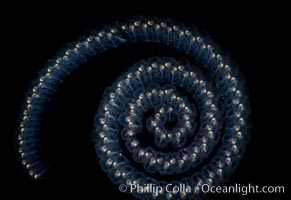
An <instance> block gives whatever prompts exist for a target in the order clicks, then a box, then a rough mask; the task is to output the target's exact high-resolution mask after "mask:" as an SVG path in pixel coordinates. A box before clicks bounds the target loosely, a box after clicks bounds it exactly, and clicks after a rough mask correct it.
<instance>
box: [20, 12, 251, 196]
mask: <svg viewBox="0 0 291 200" xmlns="http://www.w3.org/2000/svg"><path fill="white" fill-rule="evenodd" d="M135 42H140V43H141V44H142V43H146V42H151V43H162V44H165V45H168V46H170V47H172V48H174V49H177V50H179V51H181V52H184V53H185V54H187V55H188V56H189V58H191V59H193V60H196V61H197V62H198V63H199V65H201V66H202V67H203V68H204V69H203V70H201V69H199V68H198V67H197V66H195V65H194V64H191V63H189V62H187V61H185V60H183V61H182V60H176V59H174V58H170V57H167V58H158V57H155V58H150V59H147V60H143V61H140V62H137V63H135V64H133V66H131V67H129V68H128V70H127V71H126V72H125V73H123V74H121V75H120V76H119V77H118V78H117V80H116V81H115V82H114V83H113V84H112V85H111V86H110V87H109V88H108V89H107V90H106V92H105V93H104V95H103V98H102V100H101V102H100V106H99V110H98V114H97V115H96V119H95V130H94V134H93V140H94V142H95V143H96V146H95V147H96V152H97V155H98V158H99V161H100V165H101V166H102V168H103V170H104V171H105V172H106V173H107V174H108V176H109V178H110V179H111V180H112V181H113V182H114V183H115V184H127V185H130V184H140V185H144V184H147V183H151V184H155V185H156V186H159V185H161V186H164V185H165V184H167V182H164V181H163V180H159V179H158V178H155V177H154V174H156V173H159V174H160V175H163V176H164V175H165V176H173V175H175V174H182V173H184V172H187V171H188V170H191V169H195V167H196V166H197V165H198V164H201V163H202V161H204V160H205V159H206V158H207V159H208V160H209V161H207V163H205V164H204V162H203V164H204V166H203V167H200V169H199V170H198V171H195V172H193V174H192V175H191V176H190V177H185V178H184V179H181V180H176V181H174V182H173V185H177V184H180V183H183V184H185V185H187V186H190V187H191V188H197V191H196V193H195V194H194V193H193V192H192V193H183V192H182V193H177V194H166V193H160V194H157V193H152V194H149V193H135V194H133V195H134V196H136V197H138V198H146V197H149V198H153V199H171V198H179V199H189V198H191V197H194V196H197V197H200V195H201V193H200V192H199V186H201V185H203V184H205V183H207V184H209V185H217V184H220V183H222V182H223V181H224V180H225V179H226V178H227V177H228V176H229V175H230V174H231V173H232V172H233V170H234V169H235V167H236V166H237V164H238V161H239V159H240V158H241V156H242V154H243V152H244V148H245V144H246V142H247V140H248V134H249V133H248V131H249V124H248V119H249V112H250V108H249V104H248V97H247V93H246V89H245V87H244V82H243V78H242V75H241V74H240V72H239V71H238V69H237V66H236V64H235V63H234V62H233V61H232V60H231V59H230V58H229V57H228V55H225V54H223V53H222V52H221V51H220V48H219V47H218V46H217V45H216V44H215V43H214V42H213V41H212V40H211V39H210V38H209V37H207V36H205V35H204V34H202V33H200V32H198V31H197V30H196V29H195V30H194V29H190V28H188V27H186V26H184V25H183V24H181V23H175V22H172V21H170V20H164V21H162V20H159V19H147V18H139V19H136V20H132V21H131V20H130V21H126V22H124V23H119V24H116V25H115V26H114V27H111V28H110V29H105V30H101V31H100V32H99V33H98V34H96V35H94V36H90V37H88V38H87V39H86V40H85V41H81V42H79V43H77V44H76V46H75V47H74V48H72V49H68V50H67V51H66V52H65V54H64V55H63V56H62V57H59V58H57V59H56V60H55V63H54V64H53V65H50V66H48V68H47V69H46V71H45V73H44V74H43V75H42V76H41V77H40V78H39V81H38V83H37V84H36V85H35V87H34V88H33V91H32V93H31V95H30V96H29V97H28V98H27V103H26V109H25V111H24V114H23V118H22V122H21V125H20V126H21V128H20V134H19V149H18V150H19V153H20V155H21V157H22V163H23V164H24V166H25V167H26V169H27V170H28V172H29V174H30V175H31V176H32V177H34V178H36V179H37V178H39V177H41V176H43V175H44V174H45V172H46V169H47V168H46V167H45V165H44V164H43V162H42V159H41V157H40V154H39V151H38V146H39V141H38V138H39V137H38V136H39V126H40V123H41V115H42V112H43V111H44V109H45V108H46V105H47V103H48V100H49V98H50V96H51V95H53V93H54V92H55V91H56V90H57V88H58V86H59V85H60V84H61V83H62V81H63V79H64V78H66V77H67V76H68V75H69V74H70V72H71V71H72V70H74V69H75V68H77V67H79V66H80V64H81V63H83V62H85V61H86V60H87V59H88V58H90V57H92V56H94V55H96V54H100V53H102V52H104V51H105V50H107V49H110V48H115V47H118V46H120V45H121V44H123V43H135ZM201 66H199V67H201ZM204 71H205V72H208V73H207V74H205V73H204ZM151 110H152V112H151V114H150V116H147V115H145V113H147V112H149V111H151ZM145 118H146V119H145ZM169 124H170V125H169ZM139 134H150V135H151V136H152V137H153V138H154V140H153V145H151V146H145V145H144V144H143V141H142V140H140V139H139V137H138V136H139ZM120 140H122V143H124V145H125V148H126V150H127V151H128V152H129V153H130V154H131V155H130V156H131V158H130V159H132V160H133V161H134V162H137V163H139V164H141V165H142V167H143V170H139V169H137V168H135V167H133V166H132V165H131V163H130V161H129V158H128V155H127V153H126V152H124V150H123V149H122V148H121V146H120ZM169 148H170V149H172V150H171V151H169V152H165V149H169ZM214 149H215V154H214V155H212V156H210V153H211V152H212V151H214Z"/></svg>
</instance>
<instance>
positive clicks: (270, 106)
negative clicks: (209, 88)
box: [0, 3, 290, 199]
mask: <svg viewBox="0 0 291 200" xmlns="http://www.w3.org/2000/svg"><path fill="white" fill-rule="evenodd" d="M136 4H138V3H136ZM23 6H24V7H22V5H17V6H15V5H11V6H9V11H10V12H9V14H7V15H5V16H3V17H2V20H3V26H4V27H5V28H4V29H3V30H4V31H3V33H4V37H3V43H4V44H5V47H6V46H7V49H5V50H6V52H5V53H7V55H6V54H4V55H5V56H4V58H3V61H4V62H3V66H2V67H1V70H2V69H3V70H2V73H1V75H2V80H1V81H3V83H2V87H1V88H2V96H1V98H2V100H4V102H3V104H2V110H1V112H2V113H3V114H2V117H4V119H3V120H2V122H4V123H3V125H1V140H0V142H1V148H3V150H1V154H2V153H3V156H2V159H1V167H3V170H1V179H0V181H1V182H3V185H4V187H1V189H0V191H1V194H3V195H4V194H5V193H6V192H7V194H8V195H10V197H17V196H21V197H28V196H30V197H41V196H38V195H37V194H41V195H44V196H50V197H58V196H60V195H61V196H65V197H68V198H70V197H74V196H75V195H82V196H84V197H89V196H90V197H94V198H98V196H100V195H102V196H107V197H108V199H111V198H113V197H118V198H119V199H131V197H129V196H127V195H124V194H122V193H120V192H119V191H118V187H116V186H114V185H113V184H111V182H110V181H108V179H107V178H106V175H105V174H104V173H103V172H102V171H101V169H100V167H99V165H98V161H97V158H96V155H95V151H94V147H93V144H92V143H91V141H90V133H91V131H92V128H93V119H94V114H95V112H96V111H97V108H98V103H99V99H100V98H101V96H102V93H103V91H104V89H105V87H106V86H108V85H110V83H112V82H113V81H114V80H115V78H116V77H117V76H118V75H119V74H120V72H121V71H122V70H123V69H124V67H126V66H127V65H130V64H132V63H133V62H135V61H137V60H139V59H140V58H144V57H143V56H145V55H146V56H152V55H157V56H163V55H168V54H171V52H170V51H169V52H168V51H161V49H159V48H154V49H153V48H151V47H150V46H148V47H146V48H144V49H141V48H140V47H137V46H129V47H127V48H126V49H119V50H111V51H109V52H106V53H105V54H104V55H103V56H99V57H97V58H96V59H93V60H91V61H89V62H88V63H86V64H84V67H82V68H80V69H78V70H77V71H76V72H74V73H73V74H72V75H71V76H70V77H69V78H68V79H67V80H66V82H65V83H64V85H63V86H62V87H61V88H60V91H59V92H58V94H57V95H56V97H55V98H54V99H53V101H52V102H51V104H50V107H49V108H50V109H49V110H50V111H49V112H48V114H47V119H46V120H45V124H44V131H43V132H44V133H43V135H44V136H43V137H44V138H45V139H47V142H46V143H45V144H44V145H46V148H47V149H46V152H49V153H47V154H46V156H47V158H48V160H50V161H51V163H50V164H51V167H52V169H51V171H50V173H49V176H48V177H47V178H46V179H45V180H41V181H39V182H35V181H32V180H31V179H30V178H29V177H28V176H26V175H25V174H24V173H23V170H22V168H21V166H20V165H19V162H18V158H17V156H16V153H15V145H14V144H15V138H14V136H15V130H16V128H17V122H18V117H19V114H20V112H21V106H22V103H23V101H24V100H25V94H26V92H27V91H28V89H29V88H30V86H31V84H32V82H33V80H34V79H35V78H36V77H38V74H39V72H40V71H41V70H42V69H43V67H44V66H45V65H46V63H47V61H48V60H49V59H52V58H54V56H56V55H57V54H58V52H59V51H60V50H61V49H62V48H63V47H64V45H66V44H68V43H70V42H73V41H76V40H78V39H80V35H81V36H82V35H83V36H86V35H88V34H90V32H91V31H92V30H94V28H95V27H96V26H97V27H100V25H101V27H102V25H103V24H105V25H106V24H109V23H112V22H115V21H122V19H126V18H128V17H130V16H136V15H144V16H160V17H168V18H172V19H175V20H180V21H183V22H187V23H192V24H195V25H196V26H197V27H198V28H199V29H202V30H205V31H207V32H208V33H209V35H210V36H211V38H212V39H213V40H214V41H216V42H217V43H218V44H220V45H221V46H223V47H224V48H225V49H227V50H228V51H229V52H230V53H231V56H232V58H233V59H234V60H236V61H237V63H238V64H239V66H240V70H241V71H242V73H243V74H244V75H245V78H246V84H247V86H248V88H249V90H250V101H251V106H252V117H253V120H254V123H253V128H252V131H251V140H250V142H249V144H248V146H247V150H246V153H245V156H244V157H243V159H242V160H241V163H240V165H239V167H238V168H237V170H236V171H235V173H234V176H233V179H232V180H230V182H229V184H230V185H232V184H234V183H240V184H241V185H246V184H248V183H251V184H253V185H255V184H257V185H260V186H264V185H273V186H274V185H284V186H285V192H286V193H288V189H289V188H288V186H287V184H288V176H290V172H289V170H290V167H289V166H288V164H287V160H288V159H289V158H290V156H289V154H288V152H289V148H288V144H287V141H288V139H287V135H288V134H289V127H290V126H289V124H288V120H289V119H290V117H289V116H288V115H287V117H285V116H284V115H282V114H281V112H283V113H284V112H285V113H286V112H287V113H288V109H290V108H289V107H290V106H289V107H288V103H289V102H288V99H287V96H286V95H287V93H288V92H289V91H288V90H284V87H285V86H287V81H288V77H286V78H285V76H286V74H284V72H283V70H284V67H283V65H280V64H279V61H280V60H282V57H283V56H282V54H281V51H283V50H282V49H281V48H279V46H278V45H280V44H282V43H284V41H285V40H284V38H282V37H283V36H282V35H280V31H282V29H281V26H280V25H278V21H280V20H281V19H277V18H274V14H273V13H274V12H270V11H271V10H267V9H264V7H254V6H253V5H240V4H237V5H229V6H228V7H232V8H231V9H230V8H228V7H223V8H218V7H215V9H208V7H209V5H208V6H203V7H201V6H198V5H197V6H196V7H195V6H194V7H191V6H190V5H187V4H183V5H182V6H179V7H175V6H172V7H171V9H170V8H167V7H166V6H165V7H161V8H158V7H156V6H151V5H147V6H148V7H144V6H143V5H139V6H135V7H131V8H127V10H124V9H122V8H120V9H118V10H119V11H118V12H116V11H113V10H111V9H110V8H111V7H110V6H100V7H94V5H93V4H92V5H90V4H88V5H86V6H87V7H78V5H77V6H76V7H78V8H75V9H71V8H66V7H64V8H60V7H59V6H58V5H53V6H52V7H53V8H50V7H48V5H43V6H38V7H34V6H35V5H32V6H29V5H23ZM189 7H190V8H189ZM102 8H103V9H102ZM7 9H8V7H7ZM273 9H275V8H273ZM101 12H104V13H101ZM6 44H7V45H6ZM281 90H282V91H281ZM2 191H3V193H2ZM234 197H235V198H237V199H287V194H285V195H283V194H276V195H267V194H256V195H252V194H250V195H247V196H241V195H230V194H228V195H212V196H209V197H208V198H209V199H233V198H234Z"/></svg>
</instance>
